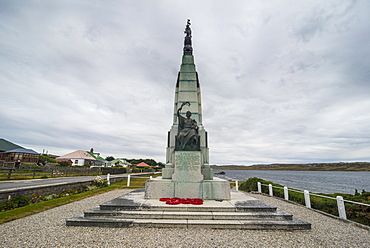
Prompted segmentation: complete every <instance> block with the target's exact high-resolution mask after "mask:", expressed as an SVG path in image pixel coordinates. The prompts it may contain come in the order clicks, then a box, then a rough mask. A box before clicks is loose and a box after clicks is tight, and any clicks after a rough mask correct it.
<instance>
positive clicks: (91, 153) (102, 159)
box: [86, 151, 105, 161]
mask: <svg viewBox="0 0 370 248" xmlns="http://www.w3.org/2000/svg"><path fill="white" fill-rule="evenodd" d="M86 152H87V153H88V154H90V155H91V157H93V158H95V159H96V160H99V161H105V159H104V158H102V157H99V156H96V155H95V154H94V153H93V152H88V151H86Z"/></svg>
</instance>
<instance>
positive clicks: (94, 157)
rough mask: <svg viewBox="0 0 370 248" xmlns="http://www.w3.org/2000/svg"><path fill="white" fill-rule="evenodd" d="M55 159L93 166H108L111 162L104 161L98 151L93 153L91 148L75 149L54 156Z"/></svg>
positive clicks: (73, 164)
mask: <svg viewBox="0 0 370 248" xmlns="http://www.w3.org/2000/svg"><path fill="white" fill-rule="evenodd" d="M56 160H57V161H60V162H61V161H67V162H69V163H70V164H71V165H72V166H95V167H110V166H111V163H110V162H109V161H105V160H104V159H103V158H101V157H100V153H94V150H93V149H91V150H90V152H88V151H83V150H77V151H74V152H71V153H68V154H66V155H63V156H61V157H58V158H56Z"/></svg>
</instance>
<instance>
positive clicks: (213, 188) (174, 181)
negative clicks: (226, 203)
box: [145, 151, 230, 200]
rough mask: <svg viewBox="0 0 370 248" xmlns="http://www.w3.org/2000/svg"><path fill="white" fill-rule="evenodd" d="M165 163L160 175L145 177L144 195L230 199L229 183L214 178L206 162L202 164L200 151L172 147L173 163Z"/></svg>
mask: <svg viewBox="0 0 370 248" xmlns="http://www.w3.org/2000/svg"><path fill="white" fill-rule="evenodd" d="M170 166H171V167H169V166H168V167H166V168H165V169H164V171H163V177H162V178H154V179H152V180H148V181H147V182H146V184H145V198H146V199H159V198H172V197H179V198H202V199H204V200H211V199H225V200H227V199H230V183H229V182H228V181H226V180H222V179H219V178H213V172H212V169H211V168H210V167H209V165H202V153H201V152H200V151H175V153H174V165H173V166H172V165H170Z"/></svg>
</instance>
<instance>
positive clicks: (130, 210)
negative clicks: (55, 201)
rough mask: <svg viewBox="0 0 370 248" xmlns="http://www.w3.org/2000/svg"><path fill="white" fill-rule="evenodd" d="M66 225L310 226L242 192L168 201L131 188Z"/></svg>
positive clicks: (289, 228) (298, 228) (240, 227)
mask: <svg viewBox="0 0 370 248" xmlns="http://www.w3.org/2000/svg"><path fill="white" fill-rule="evenodd" d="M66 224H67V225H68V226H99V227H135V226H142V227H170V228H172V227H183V228H193V227H199V228H224V229H225V228H232V229H280V230H303V229H310V228H311V224H310V223H307V222H305V221H302V220H300V219H297V218H294V216H292V215H291V214H288V213H286V212H284V211H281V210H277V208H276V207H274V206H271V205H268V204H266V203H264V202H261V201H259V200H257V199H256V198H253V197H251V196H247V195H245V194H243V193H241V192H233V191H232V192H231V199H229V200H224V201H215V200H205V201H204V203H203V205H191V204H180V205H167V204H166V203H165V202H161V201H159V200H158V199H145V198H144V192H143V191H142V190H141V191H140V190H136V191H132V192H131V193H129V194H126V195H123V196H121V197H118V198H116V199H113V200H111V201H108V202H106V203H103V204H101V205H100V206H98V207H95V208H93V209H91V210H88V211H86V212H85V213H84V214H82V215H80V216H76V217H74V218H70V219H68V220H67V221H66Z"/></svg>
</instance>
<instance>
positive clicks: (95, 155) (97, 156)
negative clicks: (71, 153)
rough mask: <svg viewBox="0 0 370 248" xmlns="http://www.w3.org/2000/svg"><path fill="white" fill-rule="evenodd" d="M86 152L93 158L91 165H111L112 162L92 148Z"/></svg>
mask: <svg viewBox="0 0 370 248" xmlns="http://www.w3.org/2000/svg"><path fill="white" fill-rule="evenodd" d="M87 153H88V154H90V155H91V156H92V157H93V158H95V161H94V162H93V165H92V166H95V167H112V163H111V162H109V161H107V160H105V159H104V158H102V157H100V153H98V152H94V149H93V148H91V149H90V151H89V152H87Z"/></svg>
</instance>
